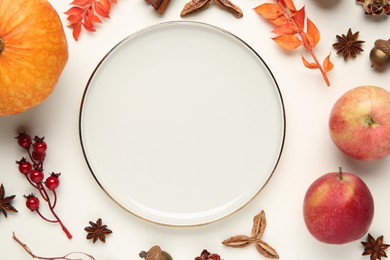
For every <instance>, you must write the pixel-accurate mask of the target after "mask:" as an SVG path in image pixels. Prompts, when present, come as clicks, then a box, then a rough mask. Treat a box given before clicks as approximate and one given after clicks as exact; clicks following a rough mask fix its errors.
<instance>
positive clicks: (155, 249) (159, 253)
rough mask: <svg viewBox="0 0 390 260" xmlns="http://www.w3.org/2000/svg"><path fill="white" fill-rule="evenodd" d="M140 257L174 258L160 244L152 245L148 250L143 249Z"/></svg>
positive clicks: (155, 258)
mask: <svg viewBox="0 0 390 260" xmlns="http://www.w3.org/2000/svg"><path fill="white" fill-rule="evenodd" d="M139 257H141V258H144V259H146V260H173V258H172V256H171V255H170V254H168V253H167V252H165V251H163V250H161V248H160V247H159V246H152V247H151V248H150V249H149V251H148V252H145V251H142V252H141V253H139Z"/></svg>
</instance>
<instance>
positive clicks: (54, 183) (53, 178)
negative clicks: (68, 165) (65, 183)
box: [45, 173, 60, 190]
mask: <svg viewBox="0 0 390 260" xmlns="http://www.w3.org/2000/svg"><path fill="white" fill-rule="evenodd" d="M59 175H60V174H59V173H52V174H51V175H50V176H49V177H47V179H46V181H45V185H46V187H47V188H48V189H49V190H55V189H56V188H57V187H58V186H59V185H60V180H59V179H58V176H59Z"/></svg>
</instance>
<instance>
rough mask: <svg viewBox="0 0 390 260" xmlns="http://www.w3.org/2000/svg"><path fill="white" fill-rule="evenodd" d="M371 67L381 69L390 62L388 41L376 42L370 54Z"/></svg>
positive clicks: (389, 41) (389, 43) (389, 44)
mask: <svg viewBox="0 0 390 260" xmlns="http://www.w3.org/2000/svg"><path fill="white" fill-rule="evenodd" d="M370 60H371V63H372V67H374V68H377V69H383V68H384V67H385V66H386V65H388V64H389V62H390V39H389V40H387V41H386V40H381V39H379V40H376V41H375V43H374V47H373V48H372V49H371V52H370Z"/></svg>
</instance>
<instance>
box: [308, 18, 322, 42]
mask: <svg viewBox="0 0 390 260" xmlns="http://www.w3.org/2000/svg"><path fill="white" fill-rule="evenodd" d="M306 25H307V35H309V36H310V40H309V43H310V47H311V48H314V47H315V46H316V45H317V43H318V42H319V40H320V32H319V31H318V29H317V26H315V25H314V23H313V22H312V21H311V20H310V19H309V18H307V19H306Z"/></svg>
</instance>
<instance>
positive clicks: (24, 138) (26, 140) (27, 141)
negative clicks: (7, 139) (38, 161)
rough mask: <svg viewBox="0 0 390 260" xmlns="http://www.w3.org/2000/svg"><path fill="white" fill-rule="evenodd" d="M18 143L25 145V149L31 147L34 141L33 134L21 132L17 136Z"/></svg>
mask: <svg viewBox="0 0 390 260" xmlns="http://www.w3.org/2000/svg"><path fill="white" fill-rule="evenodd" d="M16 138H17V139H18V144H19V145H20V146H21V147H23V148H24V149H28V148H30V145H31V143H32V139H31V136H29V135H28V134H25V133H20V134H19V135H18V136H17V137H16Z"/></svg>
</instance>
